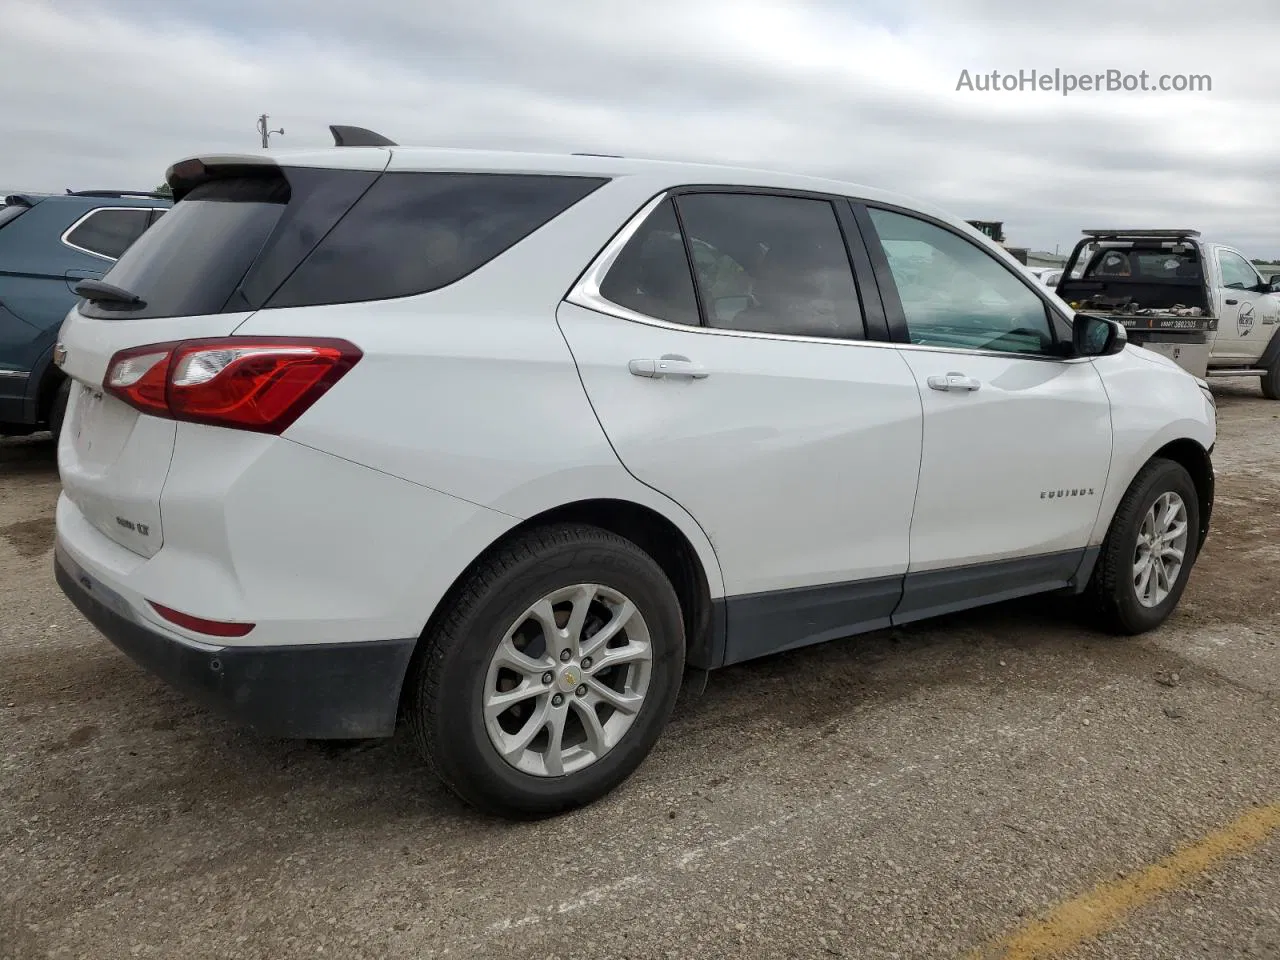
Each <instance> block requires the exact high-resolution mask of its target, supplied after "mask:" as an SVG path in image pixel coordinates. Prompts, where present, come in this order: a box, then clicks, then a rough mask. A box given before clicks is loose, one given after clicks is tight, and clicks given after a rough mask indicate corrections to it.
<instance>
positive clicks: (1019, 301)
mask: <svg viewBox="0 0 1280 960" xmlns="http://www.w3.org/2000/svg"><path fill="white" fill-rule="evenodd" d="M870 214H871V220H872V222H873V223H874V224H875V228H876V232H877V234H878V235H879V237H880V242H881V244H882V245H883V246H884V250H885V253H886V254H887V255H888V258H889V268H890V270H891V272H892V273H893V279H894V284H895V286H896V287H897V288H898V294H899V296H900V297H901V299H902V309H903V312H904V313H905V314H906V321H907V330H908V332H909V334H910V336H911V342H912V343H918V344H927V345H930V346H940V347H967V348H971V349H982V350H1007V351H1010V352H1016V353H1050V352H1052V350H1053V343H1054V340H1053V334H1052V332H1051V331H1050V328H1049V319H1048V315H1047V313H1046V308H1045V304H1044V301H1042V300H1041V299H1040V298H1039V297H1038V296H1036V294H1035V293H1034V292H1032V290H1031V289H1030V288H1029V287H1028V286H1027V285H1026V284H1024V283H1023V282H1022V281H1021V280H1020V279H1019V278H1018V277H1017V276H1015V275H1014V273H1013V272H1012V271H1011V270H1010V269H1009V268H1007V267H1006V266H1004V265H1003V264H1001V263H1000V262H999V261H998V260H996V259H995V258H994V257H992V256H991V255H990V254H989V253H987V252H986V251H985V250H983V249H981V248H980V247H978V246H977V245H976V244H974V243H972V242H971V241H969V240H967V239H965V238H964V237H961V236H959V235H958V234H954V233H952V232H951V231H949V230H944V229H943V228H941V227H938V226H935V225H933V224H931V223H927V222H926V221H924V220H920V219H917V218H915V217H909V216H904V215H903V214H899V213H891V212H890V211H887V210H878V209H875V208H872V209H871V210H870Z"/></svg>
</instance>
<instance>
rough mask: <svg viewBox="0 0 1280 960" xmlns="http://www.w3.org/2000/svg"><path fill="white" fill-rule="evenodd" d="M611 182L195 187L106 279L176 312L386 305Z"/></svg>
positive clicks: (301, 178) (163, 311)
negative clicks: (382, 302) (379, 302)
mask: <svg viewBox="0 0 1280 960" xmlns="http://www.w3.org/2000/svg"><path fill="white" fill-rule="evenodd" d="M605 182H607V181H606V180H604V179H599V178H587V177H560V176H543V175H524V174H463V173H392V174H379V173H377V172H372V171H364V170H319V169H285V170H282V171H278V172H276V173H275V174H274V175H271V176H262V175H257V176H243V177H240V176H236V177H229V178H224V179H219V180H213V181H210V182H207V183H204V184H201V185H200V186H197V187H196V188H195V189H193V190H192V191H191V192H190V193H189V194H187V195H186V196H185V197H183V198H182V199H181V200H180V201H179V202H178V203H176V204H175V205H174V206H173V208H172V209H171V210H170V211H169V212H168V213H167V214H166V215H165V216H164V217H163V218H161V219H160V220H158V221H156V222H155V224H153V225H152V226H151V228H150V229H148V230H147V232H146V233H144V234H143V235H142V237H140V238H139V239H138V241H137V242H136V243H134V245H133V246H132V247H130V248H129V249H128V250H127V251H126V252H125V254H124V256H122V257H121V258H120V260H119V262H118V263H117V264H116V265H115V266H114V267H113V268H112V269H111V271H110V272H109V273H108V274H107V275H106V277H105V278H104V279H105V280H106V281H107V282H109V283H111V284H114V285H115V286H118V287H121V288H123V289H125V290H128V291H129V292H130V293H133V294H135V295H136V296H138V297H140V298H141V299H142V300H143V301H144V305H143V306H142V307H133V308H129V309H120V308H119V307H116V306H112V305H111V304H109V303H100V304H94V303H82V304H81V306H80V310H81V312H82V313H84V314H86V315H87V316H97V317H113V318H123V317H131V318H132V317H171V316H194V315H200V314H210V313H222V312H239V311H245V310H257V309H260V308H263V307H300V306H319V305H322V304H330V303H352V302H358V301H367V300H385V299H388V298H391V297H404V296H409V295H412V294H417V293H426V292H428V291H430V290H436V289H439V288H440V287H443V286H446V285H448V284H450V283H453V282H455V281H457V280H460V279H461V278H462V277H465V276H466V275H467V274H469V273H471V272H472V271H474V270H476V269H477V268H479V267H481V266H482V265H484V264H485V263H487V262H488V261H489V260H492V259H493V258H494V257H496V256H498V255H499V254H501V253H502V252H504V251H505V250H507V249H508V248H510V247H511V246H512V245H514V244H516V243H518V242H519V241H520V240H522V239H523V238H524V237H526V236H528V235H529V234H531V233H532V232H533V231H535V230H537V229H538V228H539V227H541V226H542V225H543V224H545V223H547V222H548V221H549V220H552V219H553V218H555V217H556V216H558V215H559V214H561V213H563V212H564V211H565V210H566V209H568V208H569V207H570V206H572V205H573V204H574V203H576V202H577V201H579V200H581V199H582V198H583V197H585V196H587V194H589V193H591V192H592V191H593V190H595V189H597V188H598V187H599V186H600V185H601V184H603V183H605Z"/></svg>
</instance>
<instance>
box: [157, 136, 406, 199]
mask: <svg viewBox="0 0 1280 960" xmlns="http://www.w3.org/2000/svg"><path fill="white" fill-rule="evenodd" d="M329 132H330V133H332V134H333V145H334V146H335V147H398V146H399V144H398V143H396V142H395V141H394V140H390V139H388V138H387V137H384V136H383V135H382V134H380V133H375V132H374V131H372V130H368V129H366V128H364V127H352V126H345V125H342V124H331V125H330V126H329ZM215 167H216V168H217V173H216V174H215V173H214V172H213V168H215ZM278 170H279V166H278V163H277V160H276V158H275V157H274V156H271V155H270V154H268V153H266V152H265V151H264V152H263V153H261V154H219V155H208V156H198V157H188V158H187V159H186V160H180V161H178V162H177V163H175V164H174V165H173V166H171V167H170V168H169V169H168V170H166V171H165V175H164V179H165V182H166V183H167V184H169V188H170V189H171V190H172V191H173V202H174V203H177V202H178V201H179V200H181V199H182V198H183V197H185V196H186V195H187V194H188V193H190V192H191V191H192V190H193V189H195V188H196V187H198V186H199V185H200V184H202V183H204V182H205V181H207V180H211V179H213V178H214V176H219V177H225V176H245V177H255V176H257V177H260V176H270V175H271V174H272V173H274V172H277V171H278Z"/></svg>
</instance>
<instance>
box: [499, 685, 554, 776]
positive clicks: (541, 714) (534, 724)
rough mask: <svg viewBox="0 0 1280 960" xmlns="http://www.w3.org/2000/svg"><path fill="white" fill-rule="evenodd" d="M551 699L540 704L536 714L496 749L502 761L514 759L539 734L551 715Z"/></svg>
mask: <svg viewBox="0 0 1280 960" xmlns="http://www.w3.org/2000/svg"><path fill="white" fill-rule="evenodd" d="M551 709H552V708H551V699H550V698H547V700H546V701H545V702H544V703H542V704H541V705H540V706H539V707H538V710H537V712H536V713H534V715H533V716H532V717H530V718H529V719H528V720H527V721H526V722H525V724H524V726H522V727H521V728H520V729H519V731H518V732H517V733H516V734H515V735H514V736H508V737H507V738H506V742H505V744H504V746H500V747H499V748H498V749H499V751H500V752H501V753H502V756H503V759H505V760H507V761H510V760H511V759H512V758H514V757H518V756H519V755H520V754H522V753H524V752H525V750H527V749H528V748H529V744H531V743H532V742H533V741H534V739H535V738H536V737H537V736H538V734H540V733H541V732H542V730H543V728H544V727H546V725H547V721H548V719H550V715H551Z"/></svg>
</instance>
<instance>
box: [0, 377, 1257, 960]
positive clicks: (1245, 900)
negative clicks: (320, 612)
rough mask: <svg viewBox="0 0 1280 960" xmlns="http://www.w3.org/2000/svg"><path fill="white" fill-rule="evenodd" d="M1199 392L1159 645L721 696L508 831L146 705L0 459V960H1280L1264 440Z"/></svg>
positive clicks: (956, 648)
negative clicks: (1199, 441) (601, 778)
mask: <svg viewBox="0 0 1280 960" xmlns="http://www.w3.org/2000/svg"><path fill="white" fill-rule="evenodd" d="M1215 391H1216V392H1217V394H1218V397H1219V404H1220V417H1221V438H1220V440H1219V447H1218V452H1217V463H1218V470H1219V486H1218V493H1219V501H1218V506H1217V508H1216V511H1215V516H1214V521H1215V522H1214V529H1213V533H1212V535H1211V537H1210V540H1209V543H1208V545H1207V547H1206V551H1205V553H1204V554H1203V556H1202V558H1201V560H1200V562H1199V564H1198V566H1197V568H1196V570H1195V573H1194V575H1193V578H1192V582H1191V586H1190V589H1189V590H1188V593H1187V595H1186V598H1185V600H1184V602H1183V605H1182V607H1181V609H1180V611H1179V612H1178V613H1177V614H1176V616H1175V617H1174V619H1173V620H1171V621H1170V623H1169V624H1167V625H1166V626H1165V627H1164V628H1163V629H1162V630H1160V631H1159V632H1157V633H1155V634H1153V635H1149V636H1147V637H1144V638H1141V639H1138V640H1125V641H1121V640H1116V639H1112V638H1108V637H1105V636H1100V635H1097V634H1094V633H1091V632H1089V631H1088V630H1087V629H1085V628H1083V627H1081V626H1080V625H1078V624H1077V623H1076V622H1074V621H1073V620H1072V619H1071V618H1070V617H1069V616H1067V615H1066V614H1065V613H1064V612H1063V611H1061V610H1058V609H1055V607H1054V605H1053V604H1050V603H1048V602H1046V601H1044V600H1033V601H1026V602H1022V603H1019V604H1015V605H1010V606H1004V607H1000V608H997V609H991V610H987V611H979V612H973V613H969V614H965V615H961V616H955V617H951V618H948V619H947V620H945V621H940V622H935V623H931V624H928V625H921V626H919V627H913V628H910V629H904V630H896V631H891V632H885V633H880V634H876V635H873V636H869V637H863V638H858V639H855V640H851V641H847V642H837V643H832V644H828V645H825V646H823V647H819V648H810V649H807V650H803V651H799V652H796V653H792V654H787V655H782V656H778V657H774V658H771V659H769V660H767V661H764V662H761V663H757V664H753V665H746V666H742V667H736V668H733V669H730V670H727V671H725V672H724V673H723V674H717V675H715V676H713V678H712V680H711V685H710V687H709V688H708V691H707V693H706V694H705V695H704V696H703V697H702V698H700V699H697V700H693V701H689V702H685V703H683V704H682V705H681V706H680V707H679V708H678V712H677V717H676V719H675V721H674V723H673V725H672V727H671V728H670V729H669V731H668V732H667V734H666V735H665V736H664V737H663V739H662V741H661V742H660V744H659V747H658V749H657V751H656V752H655V754H654V755H653V756H652V757H651V758H650V760H649V761H648V762H647V763H646V764H645V765H644V766H643V767H642V768H641V770H640V771H639V773H638V774H637V775H636V776H635V777H634V778H633V779H632V780H631V781H629V782H628V783H627V784H626V785H625V786H624V787H623V788H622V789H621V790H619V791H618V792H617V793H616V794H614V795H612V796H610V797H609V798H607V799H605V800H604V801H602V802H600V803H598V804H596V805H595V806H593V807H591V808H589V809H586V810H582V811H579V812H577V813H574V814H572V815H569V816H566V817H563V818H560V819H557V820H554V821H549V822H541V823H525V824H515V825H512V824H508V823H505V822H499V821H493V820H487V819H484V818H482V817H479V816H477V815H474V814H472V813H470V812H469V811H467V810H466V809H464V808H462V807H461V806H459V805H458V804H457V803H455V802H454V801H453V800H452V799H450V798H449V797H448V796H447V795H446V794H445V793H444V792H443V790H442V789H441V788H440V787H439V786H438V785H437V784H436V783H435V782H434V781H433V780H432V779H431V778H430V776H429V775H428V774H427V773H426V772H425V771H424V770H423V768H422V767H421V766H420V765H419V763H418V761H417V759H416V757H415V756H414V754H413V751H412V749H411V747H410V745H409V744H408V743H407V742H406V741H405V739H404V738H403V737H401V738H397V739H395V740H393V741H390V742H389V743H386V744H378V745H374V746H372V747H343V748H339V747H333V746H326V745H321V744H312V743H291V742H281V741H271V740H262V739H258V738H256V737H254V736H251V735H248V734H246V733H243V732H241V731H239V730H237V729H235V728H233V727H232V726H230V725H228V724H226V723H224V722H223V721H221V720H218V719H216V718H214V717H212V716H210V715H208V714H206V713H205V712H204V711H202V710H200V709H198V708H196V707H194V706H192V705H190V704H188V703H187V702H186V701H185V700H184V699H183V698H182V697H181V696H179V695H178V694H176V693H173V692H172V691H170V690H168V689H167V688H165V687H164V686H163V685H162V684H160V683H159V682H158V681H155V680H153V679H151V678H150V677H149V676H147V675H146V674H144V673H143V672H141V671H140V670H138V669H136V668H135V667H134V666H133V665H132V664H131V663H129V662H128V661H127V660H126V659H125V658H124V657H123V656H121V655H120V654H118V653H117V652H116V651H115V650H114V649H113V648H112V647H110V645H108V644H107V643H106V642H105V641H103V640H101V639H100V638H99V637H98V636H97V635H96V634H95V632H94V631H93V630H92V629H91V628H90V627H89V626H88V625H87V624H85V623H84V622H83V621H82V620H81V619H80V618H79V616H78V615H77V614H76V613H75V612H74V611H73V609H72V608H71V607H70V606H69V605H68V604H67V603H66V602H65V601H64V600H63V599H62V598H61V596H60V595H59V594H58V592H57V590H56V588H55V587H54V585H53V581H52V577H51V573H50V563H51V558H50V547H51V542H52V531H53V521H52V512H53V505H54V500H55V497H56V494H57V489H58V486H57V477H56V471H55V468H54V465H53V460H52V454H51V452H50V451H49V450H48V449H47V448H46V447H44V446H42V445H41V444H38V443H31V442H7V443H4V444H0V611H2V612H0V956H2V957H6V958H8V957H15V958H17V957H21V958H24V960H25V958H28V957H91V958H94V960H105V958H113V957H166V958H167V957H183V958H184V960H198V958H206V957H209V958H212V957H235V958H245V960H248V958H258V957H261V958H271V960H282V958H292V957H302V956H307V957H315V956H337V957H379V958H381V957H415V958H426V957H435V956H440V957H444V956H448V957H469V956H476V957H507V958H524V957H537V958H545V957H616V958H624V957H632V958H639V957H680V958H684V957H690V956H697V957H699V958H700V960H714V958H721V957H726V958H727V957H797V958H813V957H823V956H832V957H840V956H844V957H857V958H864V960H872V958H890V957H897V958H908V957H911V958H914V957H975V958H976V957H998V956H1001V957H1006V958H1012V957H1020V958H1031V957H1047V956H1077V957H1081V958H1088V960H1102V958H1121V957H1123V958H1142V960H1163V958H1169V960H1173V958H1186V957H1192V956H1197V957H1198V956H1212V957H1220V956H1256V957H1277V956H1280V912H1278V908H1277V904H1278V903H1280V832H1272V828H1273V827H1274V826H1275V824H1274V822H1273V821H1276V820H1280V814H1277V813H1276V808H1275V807H1274V806H1272V805H1274V804H1276V803H1277V802H1278V801H1280V762H1278V761H1280V711H1278V710H1277V696H1278V695H1280V647H1277V643H1280V629H1277V627H1276V616H1277V613H1280V562H1277V561H1280V517H1278V514H1277V510H1276V507H1277V503H1280V470H1278V467H1280V404H1275V403H1269V402H1267V401H1264V400H1262V399H1261V397H1260V395H1259V394H1258V391H1257V387H1256V385H1255V384H1252V383H1249V382H1239V383H1237V382H1234V381H1229V382H1227V383H1226V384H1225V385H1223V386H1219V387H1215ZM1223 838H1225V839H1223ZM1197 844H1199V845H1198V846H1197ZM1100 884H1101V885H1102V886H1099V885H1100ZM1046 930H1047V931H1049V933H1046ZM1049 934H1052V936H1050V935H1049Z"/></svg>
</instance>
